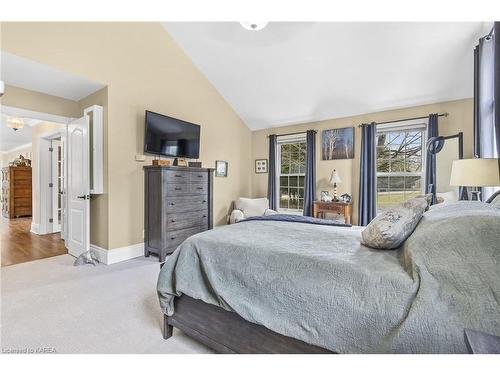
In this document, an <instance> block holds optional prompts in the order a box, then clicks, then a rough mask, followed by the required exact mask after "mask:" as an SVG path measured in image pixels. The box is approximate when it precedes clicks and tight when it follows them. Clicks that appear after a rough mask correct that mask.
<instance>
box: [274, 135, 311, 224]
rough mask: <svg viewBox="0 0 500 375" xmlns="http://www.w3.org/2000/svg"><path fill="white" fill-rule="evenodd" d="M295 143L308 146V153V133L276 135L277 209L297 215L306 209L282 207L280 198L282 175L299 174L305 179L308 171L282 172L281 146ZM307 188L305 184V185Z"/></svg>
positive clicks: (292, 175) (298, 175)
mask: <svg viewBox="0 0 500 375" xmlns="http://www.w3.org/2000/svg"><path fill="white" fill-rule="evenodd" d="M293 143H304V144H305V146H306V153H307V138H306V133H299V134H292V135H279V136H277V137H276V176H275V179H276V202H277V207H276V209H277V211H278V212H281V213H287V214H296V215H301V214H302V212H303V211H304V209H303V208H288V207H287V208H282V207H281V206H280V203H281V200H280V196H281V194H280V188H281V186H280V177H281V176H287V177H294V176H297V178H298V177H300V176H303V177H304V180H305V176H306V172H305V170H304V173H287V174H282V173H281V146H282V145H284V144H293ZM288 186H290V185H288ZM304 189H305V186H304Z"/></svg>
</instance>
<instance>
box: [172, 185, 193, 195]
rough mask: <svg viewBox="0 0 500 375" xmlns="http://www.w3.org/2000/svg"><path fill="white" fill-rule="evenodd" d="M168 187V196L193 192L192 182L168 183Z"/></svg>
mask: <svg viewBox="0 0 500 375" xmlns="http://www.w3.org/2000/svg"><path fill="white" fill-rule="evenodd" d="M166 189H167V196H168V197H175V196H179V195H190V194H191V185H190V184H167V186H166Z"/></svg>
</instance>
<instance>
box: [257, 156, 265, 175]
mask: <svg viewBox="0 0 500 375" xmlns="http://www.w3.org/2000/svg"><path fill="white" fill-rule="evenodd" d="M267 172H268V169H267V159H255V173H267Z"/></svg>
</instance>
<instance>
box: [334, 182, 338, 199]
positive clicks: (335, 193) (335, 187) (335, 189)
mask: <svg viewBox="0 0 500 375" xmlns="http://www.w3.org/2000/svg"><path fill="white" fill-rule="evenodd" d="M338 201H339V197H338V196H337V183H334V184H333V202H338Z"/></svg>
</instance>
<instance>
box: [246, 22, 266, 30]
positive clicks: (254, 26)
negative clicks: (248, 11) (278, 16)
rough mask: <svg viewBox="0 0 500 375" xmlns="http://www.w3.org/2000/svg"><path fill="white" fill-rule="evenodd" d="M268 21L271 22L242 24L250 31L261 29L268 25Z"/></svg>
mask: <svg viewBox="0 0 500 375" xmlns="http://www.w3.org/2000/svg"><path fill="white" fill-rule="evenodd" d="M268 23H269V22H240V25H241V26H243V28H245V29H247V30H250V31H259V30H262V29H263V28H264V27H266V26H267V24H268Z"/></svg>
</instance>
